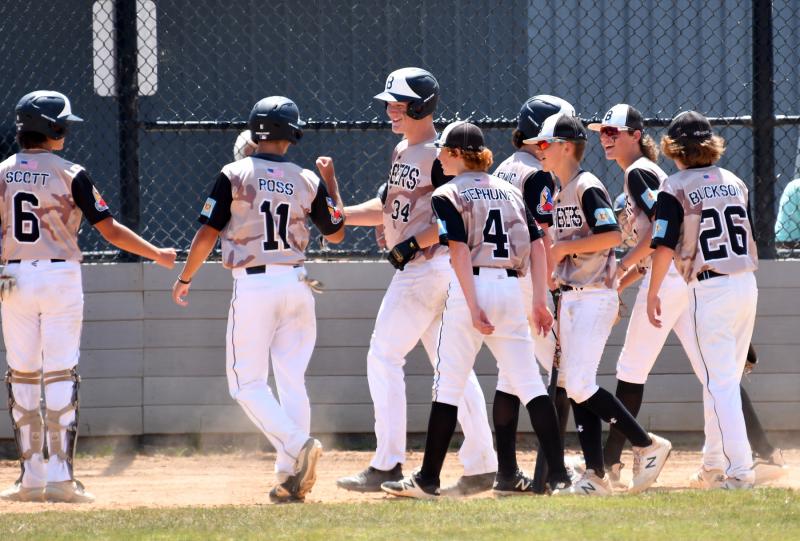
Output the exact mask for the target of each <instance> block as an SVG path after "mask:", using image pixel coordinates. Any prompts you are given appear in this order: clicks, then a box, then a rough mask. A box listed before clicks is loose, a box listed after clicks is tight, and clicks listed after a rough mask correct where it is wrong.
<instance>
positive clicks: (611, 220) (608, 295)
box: [525, 114, 672, 495]
mask: <svg viewBox="0 0 800 541" xmlns="http://www.w3.org/2000/svg"><path fill="white" fill-rule="evenodd" d="M586 139H587V135H586V129H585V128H584V126H583V123H582V122H581V120H580V119H579V118H577V117H574V116H569V115H563V114H561V115H554V116H551V117H550V118H548V119H547V120H545V122H544V125H543V126H542V130H541V132H540V133H539V135H538V136H536V137H534V138H531V139H527V140H525V143H533V144H536V145H537V146H538V148H539V149H540V150H541V151H542V157H541V162H542V168H543V169H544V170H545V171H549V172H551V173H553V174H554V175H555V176H556V177H557V178H558V180H559V183H560V184H561V191H560V192H559V194H558V196H556V199H555V209H554V215H553V217H554V220H553V222H554V223H553V228H552V229H553V240H554V243H553V246H552V248H551V256H552V259H553V261H554V262H555V265H556V267H555V272H554V278H555V281H556V283H557V284H558V286H559V288H560V290H561V306H560V308H559V314H558V320H559V326H560V333H561V334H560V339H561V350H562V357H561V370H562V371H563V372H564V377H565V382H566V389H567V394H568V395H569V397H570V398H571V399H572V402H573V414H574V416H575V424H576V425H577V427H578V438H579V440H580V442H581V448H582V450H583V454H584V459H585V460H586V467H587V469H586V471H585V472H584V473H583V475H582V477H581V478H580V479H579V480H577V481H576V482H575V483H574V484H573V487H572V488H571V492H573V493H576V494H587V495H606V494H610V493H611V486H610V484H609V482H608V478H607V477H606V475H605V466H604V461H603V445H602V421H601V420H605V421H606V422H608V423H610V424H612V425H616V427H617V428H618V429H619V430H620V431H621V432H622V433H623V434H624V435H625V436H626V438H628V439H629V440H630V441H631V442H632V443H633V445H634V449H633V451H634V459H635V461H634V467H633V480H632V481H631V484H630V487H629V490H630V491H631V492H641V491H643V490H645V489H647V488H648V487H649V486H650V485H652V484H653V482H655V480H656V478H657V477H658V475H659V473H660V472H661V469H662V468H663V467H664V464H665V462H666V460H667V457H668V456H669V453H670V450H671V448H672V445H671V444H670V442H669V441H667V440H665V439H664V438H661V437H659V436H656V435H654V434H648V433H647V432H646V431H645V430H644V429H643V428H642V427H641V425H639V424H638V423H637V422H636V419H635V418H634V417H633V416H632V415H631V414H630V412H628V410H626V409H625V407H624V406H623V405H622V403H620V401H619V400H618V399H617V398H616V397H614V395H612V394H611V393H609V392H608V391H606V390H605V389H602V388H601V387H599V386H598V385H597V381H596V380H597V368H598V366H599V364H600V357H601V355H602V351H603V346H605V343H606V340H608V336H609V334H610V333H611V327H612V325H613V323H614V320H615V319H616V316H617V310H618V306H619V304H618V303H619V299H618V297H617V292H616V290H615V282H616V280H615V272H616V260H615V258H614V248H615V247H616V246H617V245H619V244H620V242H621V240H622V236H621V234H620V229H619V225H618V224H617V221H616V218H615V217H614V212H613V210H612V206H611V202H610V199H609V196H608V192H607V191H606V188H605V186H603V184H602V183H601V182H600V180H599V179H598V178H597V177H595V176H594V175H592V174H591V173H589V172H587V171H584V170H583V169H581V167H580V164H581V160H582V159H583V152H584V150H585V148H586Z"/></svg>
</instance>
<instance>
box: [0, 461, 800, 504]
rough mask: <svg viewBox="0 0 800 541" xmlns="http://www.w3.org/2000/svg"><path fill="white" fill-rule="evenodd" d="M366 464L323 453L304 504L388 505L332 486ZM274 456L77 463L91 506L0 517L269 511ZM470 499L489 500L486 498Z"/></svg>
mask: <svg viewBox="0 0 800 541" xmlns="http://www.w3.org/2000/svg"><path fill="white" fill-rule="evenodd" d="M518 456H519V462H520V467H522V469H523V470H525V471H526V472H532V471H533V464H534V460H535V453H534V452H532V451H529V450H525V449H523V448H521V449H520V450H519V451H518ZM784 457H785V458H786V461H787V463H788V464H789V465H790V467H789V468H788V469H787V470H786V474H785V475H784V477H783V478H782V479H780V480H779V481H774V482H771V483H769V486H776V487H791V488H795V489H800V449H785V450H784ZM370 458H371V453H370V452H364V451H337V450H334V451H325V453H324V454H323V456H322V459H321V461H320V464H319V467H318V478H317V483H316V485H315V486H314V489H313V491H312V492H311V494H309V496H308V497H307V499H306V501H307V502H322V503H348V502H350V503H355V502H376V501H383V500H385V499H386V498H390V497H389V496H386V495H384V494H375V493H373V494H360V493H356V492H348V491H345V490H342V489H340V488H338V487H337V486H336V479H337V478H338V477H342V476H345V475H351V474H353V473H356V472H358V471H360V470H362V469H363V468H364V467H366V465H367V464H368V461H369V460H370ZM273 461H274V454H273V453H268V452H260V451H248V452H240V453H226V454H195V455H192V456H167V455H164V454H158V453H156V454H154V455H149V456H148V455H144V454H119V455H115V456H108V457H78V459H77V460H76V476H77V478H78V479H80V480H81V481H83V483H84V484H85V485H86V489H87V490H89V491H90V492H92V493H93V494H94V495H95V496H96V497H97V501H96V502H95V503H92V504H55V503H20V502H2V501H0V513H4V512H38V511H42V510H70V511H71V510H98V509H130V508H134V507H151V508H171V507H186V506H199V507H214V506H222V505H256V504H269V498H268V497H267V492H268V491H269V489H270V487H271V485H272V483H273V474H272V464H273ZM421 462H422V453H421V452H419V451H414V452H411V453H409V455H408V460H407V462H406V464H407V466H406V468H405V470H404V471H406V472H410V471H412V469H413V468H416V467H418V465H419V464H420V463H421ZM623 462H624V463H626V464H628V466H627V467H626V468H625V469H623V480H628V479H630V475H631V473H630V468H631V466H632V464H633V458H632V456H631V454H630V452H626V453H625V454H624V455H623ZM699 464H700V453H699V452H695V451H682V450H676V451H673V452H672V455H671V457H670V460H669V462H668V463H667V465H666V466H665V468H664V471H663V472H662V473H661V476H660V477H659V480H658V482H657V483H656V485H654V487H653V489H651V490H665V489H688V477H689V475H691V474H692V473H693V472H694V471H695V469H696V468H697V467H698V465H699ZM461 471H462V470H461V465H460V464H459V462H458V459H457V457H456V455H455V453H453V452H451V453H450V454H449V455H448V457H447V461H446V462H445V468H444V472H443V475H442V485H443V486H446V485H447V484H449V483H451V482H453V481H455V480H456V479H457V478H458V476H459V475H461ZM18 475H19V463H18V462H16V461H10V460H3V461H0V487H3V488H5V487H7V486H9V485H10V484H12V483H13V482H14V480H15V479H16V477H17V476H18ZM475 497H492V496H491V492H486V493H484V494H481V495H478V496H475Z"/></svg>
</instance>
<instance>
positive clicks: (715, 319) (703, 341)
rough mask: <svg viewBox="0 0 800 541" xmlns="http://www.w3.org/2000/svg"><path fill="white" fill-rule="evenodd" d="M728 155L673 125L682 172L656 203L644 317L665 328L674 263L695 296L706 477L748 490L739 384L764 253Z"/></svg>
mask: <svg viewBox="0 0 800 541" xmlns="http://www.w3.org/2000/svg"><path fill="white" fill-rule="evenodd" d="M724 149H725V142H724V140H723V139H722V138H721V137H719V136H718V135H715V134H714V133H713V131H712V130H711V124H709V122H708V120H707V119H706V118H705V117H704V116H703V115H701V114H700V113H697V112H695V111H688V112H684V113H681V114H679V115H678V116H676V117H675V118H674V119H673V120H672V122H671V123H670V125H669V127H668V129H667V135H665V136H664V137H663V138H662V140H661V150H662V151H663V152H664V155H665V156H667V157H668V158H670V159H671V160H673V161H674V162H675V165H676V166H677V167H678V169H679V172H678V173H676V174H674V175H671V176H670V177H669V178H667V180H666V181H664V183H663V185H662V187H661V191H660V192H659V194H658V204H657V206H656V215H655V223H654V225H653V234H652V243H651V246H652V247H653V248H655V252H654V253H653V256H652V257H653V260H652V261H653V263H652V271H651V273H652V276H651V278H650V287H649V289H648V294H647V315H648V318H649V319H650V322H651V323H652V324H653V325H655V326H656V327H661V326H663V325H664V322H663V321H662V320H661V314H662V294H661V293H660V288H661V286H662V284H663V283H664V281H665V277H666V275H667V273H668V272H669V267H670V262H671V261H672V260H673V259H674V262H675V266H676V267H677V269H678V272H679V273H680V274H681V276H682V277H683V279H684V280H685V281H686V283H688V284H689V288H690V294H689V308H688V313H689V315H690V318H691V323H692V325H693V327H694V329H693V330H694V334H693V337H694V345H695V349H696V352H695V354H692V355H689V360H690V361H691V362H692V365H693V368H694V371H695V373H696V374H697V375H698V377H699V378H700V382H701V383H702V384H703V407H704V411H705V437H706V441H705V446H704V448H703V469H702V470H701V472H699V473H700V474H701V475H702V476H707V477H709V478H711V477H714V476H715V475H716V472H718V471H720V470H721V471H723V472H724V475H725V480H724V481H723V482H722V483H721V485H720V486H724V487H727V488H749V487H752V486H753V483H754V482H755V473H754V472H753V470H752V466H753V460H752V455H751V450H750V444H749V443H748V441H747V432H746V428H745V424H744V417H743V414H742V403H741V396H740V390H739V385H740V380H741V377H742V372H743V370H744V366H745V361H746V357H747V349H748V345H749V344H750V339H751V337H752V334H753V325H754V323H755V315H756V301H757V298H758V288H757V286H756V279H755V276H754V275H753V271H755V270H756V268H757V266H758V254H757V252H756V246H755V242H754V240H753V234H752V228H751V225H750V212H749V201H748V191H747V186H746V185H745V183H744V182H742V180H741V179H739V178H738V177H737V176H736V175H734V174H733V173H731V172H730V171H727V170H725V169H722V168H720V167H717V166H715V165H714V164H715V163H716V162H717V161H718V160H719V158H720V157H721V156H722V153H723V152H724ZM710 482H713V479H711V481H710Z"/></svg>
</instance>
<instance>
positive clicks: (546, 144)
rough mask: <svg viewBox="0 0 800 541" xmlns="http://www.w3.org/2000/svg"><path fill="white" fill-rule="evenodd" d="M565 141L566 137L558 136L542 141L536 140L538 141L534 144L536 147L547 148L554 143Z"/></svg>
mask: <svg viewBox="0 0 800 541" xmlns="http://www.w3.org/2000/svg"><path fill="white" fill-rule="evenodd" d="M563 142H564V139H559V138H558V137H554V138H552V139H542V140H540V141H536V143H534V144H535V145H536V148H538V149H539V150H547V149H548V148H550V147H551V146H552V145H553V143H563Z"/></svg>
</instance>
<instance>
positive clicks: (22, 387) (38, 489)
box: [0, 369, 46, 501]
mask: <svg viewBox="0 0 800 541" xmlns="http://www.w3.org/2000/svg"><path fill="white" fill-rule="evenodd" d="M5 382H6V388H7V389H8V412H9V415H10V416H11V428H12V430H13V431H14V441H15V442H16V444H17V452H18V454H19V464H20V476H19V479H17V481H16V482H15V483H14V485H12V486H11V488H9V489H7V490H5V491H3V492H0V499H4V500H16V501H39V500H41V499H42V496H43V490H44V483H45V480H46V470H45V464H44V456H43V448H44V421H43V419H42V413H41V410H40V409H39V397H40V393H41V390H40V386H41V383H42V373H41V372H39V371H36V372H21V371H19V370H14V369H9V370H8V372H6V376H5ZM15 389H16V390H17V392H16V396H15ZM18 400H19V401H22V402H23V403H24V404H25V405H24V406H23V405H22V404H20V402H18ZM25 406H27V407H25Z"/></svg>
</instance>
